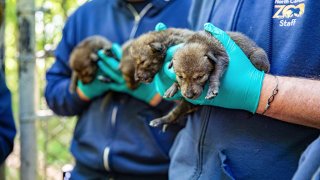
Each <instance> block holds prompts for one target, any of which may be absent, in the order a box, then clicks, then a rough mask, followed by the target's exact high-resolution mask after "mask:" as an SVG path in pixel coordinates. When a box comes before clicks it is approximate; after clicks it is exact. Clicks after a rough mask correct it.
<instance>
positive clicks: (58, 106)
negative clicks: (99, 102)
mask: <svg viewBox="0 0 320 180" xmlns="http://www.w3.org/2000/svg"><path fill="white" fill-rule="evenodd" d="M45 97H46V100H47V104H48V106H49V107H50V109H52V110H53V111H54V112H55V113H56V114H58V115H62V116H73V115H79V114H80V113H81V112H83V110H84V109H86V108H87V106H88V104H89V102H86V101H83V100H81V99H80V97H79V96H78V95H77V94H76V93H74V94H71V93H70V92H69V80H67V79H63V80H59V81H54V82H51V81H48V83H47V87H46V90H45Z"/></svg>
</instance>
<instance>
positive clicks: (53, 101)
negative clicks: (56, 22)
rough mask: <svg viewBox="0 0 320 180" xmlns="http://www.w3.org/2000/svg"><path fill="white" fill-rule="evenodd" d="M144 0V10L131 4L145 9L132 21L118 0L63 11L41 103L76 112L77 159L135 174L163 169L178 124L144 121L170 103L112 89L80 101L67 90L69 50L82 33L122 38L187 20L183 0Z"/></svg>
mask: <svg viewBox="0 0 320 180" xmlns="http://www.w3.org/2000/svg"><path fill="white" fill-rule="evenodd" d="M150 3H151V4H152V6H151V8H150V9H148V10H146V7H150V5H145V4H144V5H139V6H137V7H136V8H137V9H141V13H145V15H144V16H143V17H141V19H140V21H135V17H134V15H133V13H132V12H131V10H130V8H128V7H127V4H126V3H125V2H124V1H116V0H93V1H91V2H88V3H86V4H85V5H83V6H81V7H80V8H79V9H78V10H77V11H76V12H75V13H74V14H73V15H71V16H70V17H69V19H68V21H67V23H66V25H65V28H64V30H63V37H62V40H61V42H60V44H59V46H58V47H57V49H56V52H55V55H56V61H55V63H54V64H53V66H52V67H51V68H50V69H49V71H48V72H47V76H46V77H47V86H46V91H45V96H46V100H47V103H48V105H49V107H50V108H51V109H52V110H53V111H54V112H55V113H57V114H58V115H68V116H71V115H78V116H79V120H78V122H77V125H76V128H75V130H74V137H73V140H72V145H71V151H72V153H73V155H74V157H75V159H76V161H77V163H78V164H81V165H83V166H85V167H87V168H88V167H90V168H91V169H92V170H96V171H100V172H101V171H102V172H112V173H126V174H136V175H141V174H162V175H166V173H167V170H168V166H169V157H168V151H169V149H170V147H171V144H172V141H173V139H174V137H175V134H176V133H177V131H178V129H177V128H174V126H172V128H171V129H169V131H168V132H167V133H162V132H161V129H159V128H152V127H150V126H149V125H148V124H149V121H150V120H152V119H154V118H156V117H160V116H163V115H165V114H166V113H167V112H168V110H170V109H171V107H172V103H168V102H162V103H161V104H160V105H159V106H157V107H155V108H154V107H151V106H149V105H148V104H146V103H144V102H142V101H139V100H137V99H135V98H132V97H130V96H128V95H126V94H121V93H114V96H113V97H112V98H111V100H110V103H108V104H107V106H106V107H104V108H103V109H101V104H102V98H101V97H99V98H96V99H95V100H94V101H92V102H91V103H86V102H83V101H81V100H80V99H79V97H78V96H77V95H76V94H70V93H69V91H68V87H69V84H70V76H71V70H70V68H69V64H68V59H69V55H70V52H71V51H72V49H73V48H74V47H75V46H76V45H77V43H79V42H80V41H81V40H83V39H84V38H86V37H88V36H91V35H96V34H98V35H102V36H105V37H107V38H108V39H109V40H110V41H112V42H116V43H119V44H122V43H124V42H125V41H126V40H128V39H129V38H130V35H131V37H137V36H138V35H140V34H142V33H144V32H147V31H152V30H153V29H154V27H155V25H156V24H157V23H158V22H164V23H165V24H167V25H168V26H173V27H187V26H188V23H187V15H188V11H189V6H190V3H191V2H190V1H189V0H171V1H168V0H152V1H151V2H150ZM142 7H145V8H144V9H143V8H142ZM138 19H139V18H137V17H136V20H138Z"/></svg>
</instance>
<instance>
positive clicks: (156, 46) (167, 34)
mask: <svg viewBox="0 0 320 180" xmlns="http://www.w3.org/2000/svg"><path fill="white" fill-rule="evenodd" d="M193 33H194V32H193V31H190V30H186V29H178V28H169V29H167V30H164V31H159V32H149V33H146V34H144V35H141V36H140V37H138V38H137V39H136V40H134V41H133V42H132V44H131V48H130V56H131V57H132V58H133V59H134V65H135V74H134V77H135V80H136V81H138V82H143V83H149V82H152V80H153V78H154V76H155V75H156V73H158V72H159V70H160V68H161V67H162V65H163V63H164V59H165V56H166V51H167V50H168V48H169V47H171V46H174V45H177V44H180V43H184V42H185V41H186V40H187V39H188V38H189V37H191V35H192V34H193ZM195 110H196V108H195V106H194V105H192V104H190V103H189V102H187V101H185V100H182V101H181V102H180V104H178V105H177V106H176V107H175V108H174V109H173V110H171V111H170V112H169V113H168V114H167V115H166V116H164V117H161V118H158V119H156V120H153V121H152V123H151V124H150V125H151V126H158V125H160V124H158V123H157V122H161V124H163V122H168V123H169V122H177V121H178V120H179V119H181V118H180V117H182V116H183V115H185V114H187V113H191V112H193V111H195ZM165 128H166V126H164V129H165Z"/></svg>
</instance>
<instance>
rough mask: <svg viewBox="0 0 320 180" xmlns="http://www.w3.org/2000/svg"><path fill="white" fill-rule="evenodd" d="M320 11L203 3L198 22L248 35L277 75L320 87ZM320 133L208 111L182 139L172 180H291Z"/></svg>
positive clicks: (257, 0)
mask: <svg viewBox="0 0 320 180" xmlns="http://www.w3.org/2000/svg"><path fill="white" fill-rule="evenodd" d="M319 8H320V4H319V3H318V2H317V1H313V0H275V1H274V0H271V1H265V0H203V1H194V4H193V6H192V10H191V14H190V20H191V24H192V27H193V29H195V30H201V29H203V24H204V23H206V22H211V23H213V24H214V25H215V26H217V27H219V28H221V29H223V30H226V31H239V32H242V33H244V34H246V35H247V36H249V37H250V38H251V39H253V40H254V41H255V42H256V43H257V44H258V45H259V46H260V47H262V48H263V49H264V50H265V51H266V52H267V53H268V55H269V58H270V61H271V74H276V75H283V76H297V77H307V78H316V79H319V77H320V49H319V47H318V45H317V42H318V40H319V39H320V16H319V13H318V10H319ZM280 91H281V89H280ZM297 106H299V104H297ZM319 133H320V131H319V130H317V129H313V128H308V127H304V126H300V125H295V124H289V123H286V122H282V121H280V120H276V119H272V118H269V117H266V116H262V115H259V114H256V115H254V116H252V115H251V114H250V113H249V112H245V111H241V110H231V109H224V108H218V107H206V106H205V107H203V108H202V109H201V110H199V111H197V112H196V113H195V114H194V115H193V116H191V117H190V119H189V120H188V122H187V125H186V128H185V129H183V130H182V131H180V132H179V135H178V136H177V138H176V141H175V143H174V146H173V148H172V151H171V158H172V163H171V165H170V171H169V172H170V173H169V174H170V178H172V179H178V177H179V178H181V179H190V178H191V177H192V179H290V178H292V176H293V174H294V172H295V171H296V169H297V166H298V162H299V157H300V155H301V153H302V152H303V150H304V149H305V148H306V147H307V145H308V144H309V143H310V142H312V141H313V140H314V139H316V137H318V136H319Z"/></svg>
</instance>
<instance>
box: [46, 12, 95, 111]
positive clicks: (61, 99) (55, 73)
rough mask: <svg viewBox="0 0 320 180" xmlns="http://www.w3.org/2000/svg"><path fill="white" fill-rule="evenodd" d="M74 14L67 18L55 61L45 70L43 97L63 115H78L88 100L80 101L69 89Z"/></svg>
mask: <svg viewBox="0 0 320 180" xmlns="http://www.w3.org/2000/svg"><path fill="white" fill-rule="evenodd" d="M75 16H76V15H75V14H73V15H72V16H70V18H69V19H68V21H67V23H66V25H65V27H64V29H63V34H62V39H61V41H60V43H59V45H58V47H57V49H56V51H55V57H56V61H55V63H54V64H53V65H52V67H51V68H50V69H49V70H48V71H47V74H46V80H47V85H46V88H45V98H46V101H47V104H48V106H49V108H50V109H52V110H53V111H54V112H55V113H56V114H58V115H63V116H73V115H79V114H80V113H81V112H82V111H83V110H84V109H86V108H87V106H88V104H89V103H88V102H85V101H82V100H81V99H80V97H79V96H78V94H77V93H76V92H75V93H71V92H70V91H69V85H70V82H71V69H70V67H69V56H70V53H71V51H72V49H73V48H74V47H75V46H76V43H77V42H76V35H77V33H76V21H77V19H76V17H75Z"/></svg>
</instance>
